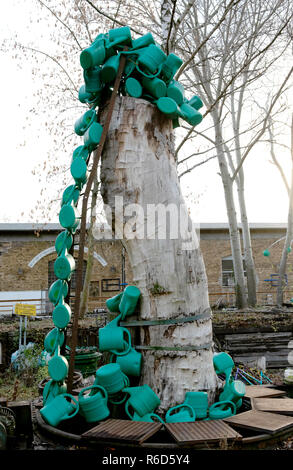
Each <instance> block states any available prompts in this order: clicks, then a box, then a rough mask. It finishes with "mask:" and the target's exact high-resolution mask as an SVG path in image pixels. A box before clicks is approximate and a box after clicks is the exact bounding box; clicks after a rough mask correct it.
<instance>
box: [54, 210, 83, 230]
mask: <svg viewBox="0 0 293 470" xmlns="http://www.w3.org/2000/svg"><path fill="white" fill-rule="evenodd" d="M79 221H80V215H79V213H78V210H77V208H76V207H75V206H72V205H71V204H64V206H62V207H61V210H60V212H59V222H60V225H61V226H62V227H64V228H68V229H70V230H71V231H74V230H76V229H77V227H78V225H79Z"/></svg>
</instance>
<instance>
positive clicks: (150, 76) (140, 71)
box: [136, 64, 162, 78]
mask: <svg viewBox="0 0 293 470" xmlns="http://www.w3.org/2000/svg"><path fill="white" fill-rule="evenodd" d="M136 69H137V70H138V72H139V73H141V74H142V75H143V76H144V77H146V78H156V77H157V76H158V75H160V73H161V71H162V64H161V65H160V67H159V69H158V71H157V73H154V74H151V75H148V74H147V73H145V72H143V71H142V70H140V68H139V65H138V64H136Z"/></svg>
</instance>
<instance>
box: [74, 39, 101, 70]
mask: <svg viewBox="0 0 293 470" xmlns="http://www.w3.org/2000/svg"><path fill="white" fill-rule="evenodd" d="M105 58H106V50H105V40H104V39H103V38H102V37H101V38H100V39H98V38H96V40H95V41H94V42H93V43H92V44H91V45H90V46H89V47H87V48H86V49H84V50H83V51H82V52H81V54H80V56H79V60H80V65H81V66H82V68H83V69H85V70H86V69H90V68H93V67H96V66H97V65H102V63H103V62H104V60H105Z"/></svg>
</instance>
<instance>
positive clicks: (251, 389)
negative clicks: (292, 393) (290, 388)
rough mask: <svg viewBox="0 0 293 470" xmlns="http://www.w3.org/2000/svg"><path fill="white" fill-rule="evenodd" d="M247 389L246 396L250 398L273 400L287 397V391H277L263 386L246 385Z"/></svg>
mask: <svg viewBox="0 0 293 470" xmlns="http://www.w3.org/2000/svg"><path fill="white" fill-rule="evenodd" d="M245 388H246V389H245V396H246V397H248V398H272V397H282V396H284V395H286V391H285V390H277V389H276V388H270V387H264V386H263V385H246V387H245Z"/></svg>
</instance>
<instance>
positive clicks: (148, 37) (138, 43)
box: [131, 33, 156, 50]
mask: <svg viewBox="0 0 293 470" xmlns="http://www.w3.org/2000/svg"><path fill="white" fill-rule="evenodd" d="M150 44H156V43H155V40H154V38H153V35H152V34H151V33H147V34H144V35H143V36H141V37H140V38H137V39H133V40H132V48H131V49H132V50H135V49H140V48H142V47H147V46H149V45H150Z"/></svg>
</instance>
